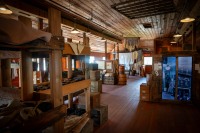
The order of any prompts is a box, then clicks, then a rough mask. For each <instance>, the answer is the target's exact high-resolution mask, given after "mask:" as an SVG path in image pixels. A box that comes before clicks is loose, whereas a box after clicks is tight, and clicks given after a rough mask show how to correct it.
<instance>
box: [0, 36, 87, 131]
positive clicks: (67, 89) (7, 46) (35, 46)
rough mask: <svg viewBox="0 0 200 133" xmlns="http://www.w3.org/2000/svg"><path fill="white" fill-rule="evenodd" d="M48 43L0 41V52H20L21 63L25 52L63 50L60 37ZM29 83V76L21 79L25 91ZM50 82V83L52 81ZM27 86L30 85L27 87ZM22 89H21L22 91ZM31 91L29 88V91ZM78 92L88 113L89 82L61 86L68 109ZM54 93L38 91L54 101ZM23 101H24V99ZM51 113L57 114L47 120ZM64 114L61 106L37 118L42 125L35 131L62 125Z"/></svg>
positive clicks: (39, 40)
mask: <svg viewBox="0 0 200 133" xmlns="http://www.w3.org/2000/svg"><path fill="white" fill-rule="evenodd" d="M11 35H12V34H11ZM48 36H49V35H48ZM8 38H9V37H8ZM48 41H49V42H48ZM48 41H47V40H45V39H42V38H37V39H34V40H31V41H29V42H26V43H21V44H17V45H15V44H12V43H9V41H8V42H7V41H2V40H1V39H0V50H6V51H10V50H11V51H20V52H21V53H22V58H25V59H22V61H24V60H26V57H27V56H26V54H27V52H28V53H31V52H43V51H47V52H49V53H50V52H52V51H54V50H57V51H61V50H63V49H64V38H63V37H62V36H52V37H51V38H50V39H49V40H48ZM24 55H25V57H23V56H24ZM30 55H31V54H30ZM25 64H28V65H29V66H31V65H32V63H31V64H30V61H29V62H25ZM54 64H55V63H54ZM29 66H28V67H29ZM25 67H27V66H25ZM31 68H32V67H31ZM26 70H27V69H25V70H22V71H24V73H28V72H30V70H31V69H28V71H26ZM22 73H23V72H22ZM0 80H2V79H1V77H0ZM29 81H31V79H30V75H29V77H28V79H27V78H26V76H25V77H24V78H23V80H22V82H27V83H25V84H26V86H25V88H24V89H27V88H28V87H31V89H32V87H33V83H32V81H31V82H30V83H29ZM50 82H52V80H51V81H50ZM27 84H30V85H27ZM22 88H23V85H22ZM24 89H22V91H23V90H24ZM31 89H30V88H29V91H30V90H31ZM80 90H84V92H85V95H86V99H85V100H86V111H87V112H89V111H90V99H89V98H90V80H84V81H80V82H76V83H72V84H68V85H65V86H62V95H63V96H65V95H68V99H69V107H71V106H72V98H73V93H74V92H76V91H80ZM55 91H56V90H54V91H52V89H49V90H45V91H40V92H39V93H40V94H44V95H49V96H50V95H51V98H53V99H54V97H57V96H55V94H53V95H52V93H55ZM32 92H33V89H32ZM25 93H26V94H22V95H29V94H28V93H30V92H25ZM22 97H23V96H22ZM25 97H26V96H25ZM27 97H30V96H27ZM24 100H26V98H25V99H24ZM57 100H59V99H57ZM55 102H56V101H54V104H57V103H55ZM61 108H62V109H61ZM52 112H53V113H55V112H57V113H58V114H57V115H55V117H51V118H50V119H47V117H48V115H49V114H52ZM64 114H66V108H65V109H63V105H61V106H59V108H55V109H54V110H53V111H51V112H48V113H45V114H43V115H41V116H39V118H40V119H42V120H41V122H42V123H41V124H43V126H41V125H38V124H36V125H37V130H40V129H44V128H45V127H47V126H49V125H48V124H47V123H48V122H50V123H51V124H52V123H54V122H56V121H59V122H58V123H63V122H62V120H61V121H60V119H61V118H62V117H63V116H64ZM43 119H45V120H46V122H45V123H44V122H43ZM37 120H38V118H35V119H33V120H32V121H31V123H35V121H37ZM48 120H49V121H48ZM58 123H56V124H58ZM29 126H30V124H29ZM56 127H57V128H56V130H57V131H58V130H62V129H60V128H62V125H57V126H56ZM63 127H64V126H63ZM22 128H23V129H25V130H28V131H31V130H30V129H33V127H32V128H27V127H26V126H23V127H22Z"/></svg>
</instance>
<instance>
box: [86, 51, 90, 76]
mask: <svg viewBox="0 0 200 133" xmlns="http://www.w3.org/2000/svg"><path fill="white" fill-rule="evenodd" d="M89 60H90V57H89V56H88V55H85V79H89V77H90V73H89Z"/></svg>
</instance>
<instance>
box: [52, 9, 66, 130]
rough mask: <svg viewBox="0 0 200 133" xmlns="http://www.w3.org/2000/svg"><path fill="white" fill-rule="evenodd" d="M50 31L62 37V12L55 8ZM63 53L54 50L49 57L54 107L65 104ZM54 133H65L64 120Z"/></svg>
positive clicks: (55, 127) (54, 43) (59, 122)
mask: <svg viewBox="0 0 200 133" xmlns="http://www.w3.org/2000/svg"><path fill="white" fill-rule="evenodd" d="M48 21H49V28H48V29H49V31H50V32H51V33H52V35H53V36H61V12H60V11H59V10H57V9H54V8H48ZM58 43H59V42H58V41H53V42H52V41H50V45H51V46H52V47H53V46H54V45H59V44H58ZM61 63H62V52H61V50H52V51H51V53H50V55H49V66H50V88H51V100H52V103H53V106H54V107H58V106H60V105H62V104H63V97H62V90H61V88H62V64H61ZM54 132H59V133H63V132H64V119H61V120H59V121H57V122H56V123H55V124H54Z"/></svg>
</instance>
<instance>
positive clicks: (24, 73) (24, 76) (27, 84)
mask: <svg viewBox="0 0 200 133" xmlns="http://www.w3.org/2000/svg"><path fill="white" fill-rule="evenodd" d="M18 18H19V21H21V22H22V23H24V24H25V25H26V26H27V27H32V21H31V19H30V18H26V17H24V16H19V17H18ZM21 57H22V59H21V61H22V62H21V98H22V100H25V101H26V100H32V95H33V65H32V54H31V53H30V52H28V51H25V50H22V52H21Z"/></svg>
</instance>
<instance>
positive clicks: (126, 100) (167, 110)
mask: <svg viewBox="0 0 200 133" xmlns="http://www.w3.org/2000/svg"><path fill="white" fill-rule="evenodd" d="M142 82H143V83H145V82H146V79H145V78H140V77H137V76H135V77H129V79H128V85H125V86H119V85H115V86H113V85H103V93H102V94H101V103H102V104H107V105H108V119H109V120H108V121H107V122H106V123H105V124H103V125H101V126H100V127H98V128H95V130H94V132H95V133H200V110H199V109H197V108H196V107H194V106H193V105H183V104H182V105H180V104H169V103H151V102H140V101H139V86H140V84H141V83H142Z"/></svg>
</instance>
